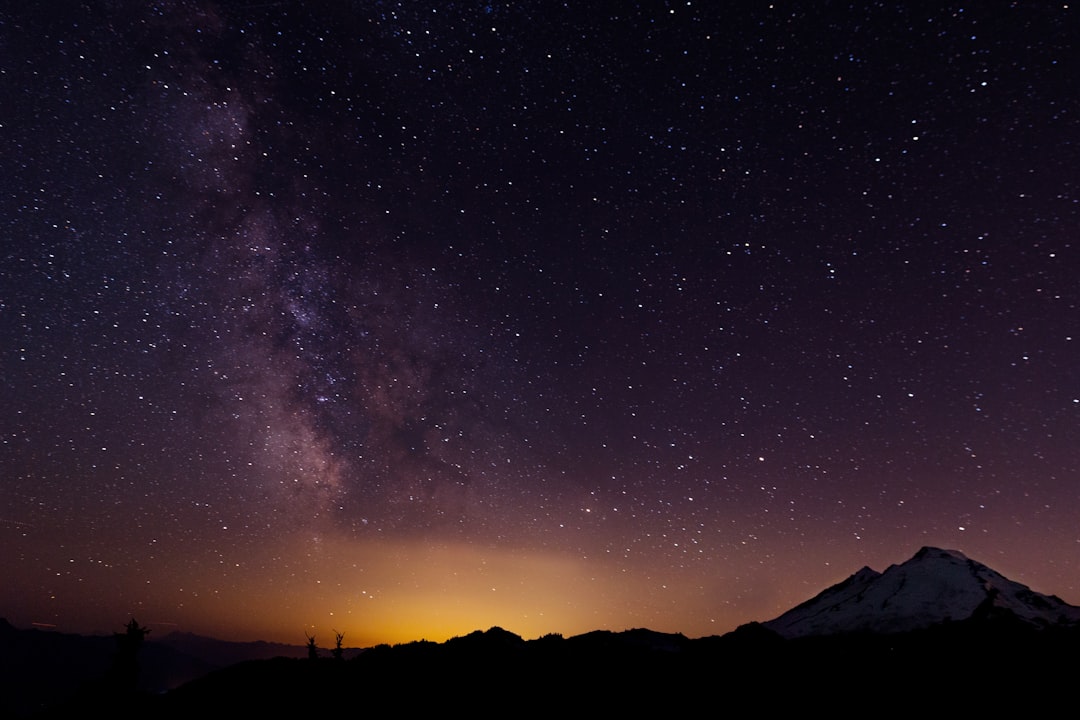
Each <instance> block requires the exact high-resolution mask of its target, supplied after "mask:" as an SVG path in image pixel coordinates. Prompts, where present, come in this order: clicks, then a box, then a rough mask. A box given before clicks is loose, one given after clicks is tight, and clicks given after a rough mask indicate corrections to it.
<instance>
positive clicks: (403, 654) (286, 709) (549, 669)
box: [47, 619, 1080, 718]
mask: <svg viewBox="0 0 1080 720" xmlns="http://www.w3.org/2000/svg"><path fill="white" fill-rule="evenodd" d="M1078 650H1080V635H1078V633H1077V631H1076V629H1075V628H1055V629H1041V630H1040V629H1033V628H1032V627H1030V626H1029V625H1026V624H1023V623H1018V622H1014V621H1009V620H1001V619H993V620H986V621H981V620H980V621H962V622H958V623H950V624H948V625H943V626H938V627H935V628H931V629H927V630H920V631H916V632H910V633H902V634H893V635H869V634H864V635H850V636H834V637H813V638H797V639H784V638H783V637H781V636H780V635H778V634H776V633H774V632H773V631H771V630H768V629H767V628H765V627H764V626H762V625H757V624H752V625H748V626H744V627H742V628H740V629H739V630H736V631H735V632H733V633H729V634H728V635H725V636H723V637H710V638H702V639H698V640H689V639H687V638H685V637H683V636H681V635H664V634H660V633H653V632H650V631H647V630H634V631H627V632H623V633H610V632H596V633H589V634H587V635H582V636H577V637H572V638H565V639H564V638H561V637H558V636H551V637H545V638H540V639H538V640H531V641H525V640H523V639H521V638H520V637H518V636H517V635H514V634H513V633H509V632H507V631H505V630H501V629H499V628H492V629H490V630H488V631H486V632H479V631H478V632H475V633H472V634H470V635H468V636H466V637H463V638H456V639H454V640H450V641H448V642H446V643H441V644H436V643H430V642H415V643H409V644H405V645H396V646H393V647H389V646H379V647H376V648H372V649H370V650H368V651H365V652H364V653H362V654H361V655H359V656H358V657H356V658H354V659H352V660H342V661H334V660H331V659H320V660H316V661H311V660H306V659H296V658H277V659H272V660H257V661H248V662H243V663H239V664H237V665H234V666H231V667H228V668H224V669H222V670H218V671H215V672H212V673H210V674H208V675H206V676H205V677H203V678H200V679H198V680H195V681H192V682H190V683H187V684H185V685H184V686H182V687H180V688H177V689H176V690H173V691H171V692H168V693H165V694H160V695H150V694H130V695H126V696H121V695H111V696H110V695H107V694H97V695H95V694H84V695H81V696H76V697H74V698H73V699H71V700H70V701H69V702H67V703H65V704H64V705H63V706H61V707H58V708H56V709H55V711H54V712H52V713H50V714H49V715H47V717H72V716H75V715H76V714H79V715H83V714H90V715H94V714H98V713H107V714H109V715H111V716H112V717H155V718H190V717H198V716H200V715H206V714H209V715H211V716H213V717H229V716H235V717H241V716H242V717H256V716H259V715H263V714H265V715H267V716H272V717H289V716H294V717H298V716H301V715H319V714H325V713H332V714H339V715H341V716H351V715H362V714H367V713H371V712H376V711H380V712H391V711H392V712H395V713H401V714H405V715H406V716H412V715H416V714H420V713H425V714H426V713H455V714H456V713H458V712H467V713H468V714H469V715H470V716H472V717H476V716H480V717H507V716H520V715H530V716H535V715H539V714H547V713H558V714H559V715H561V716H571V717H574V716H581V715H586V714H588V715H594V714H603V715H610V714H613V713H630V714H633V715H635V716H638V715H641V714H644V713H653V712H656V713H664V714H665V715H671V714H673V713H674V714H683V713H686V714H700V712H702V709H703V708H705V709H709V710H708V712H709V714H716V713H718V712H721V711H734V710H735V709H736V708H753V710H754V712H755V713H759V712H765V713H768V712H770V711H772V712H793V711H798V712H806V711H809V710H825V711H829V712H832V713H834V714H836V715H840V716H855V715H859V716H863V715H865V714H867V713H868V712H876V711H874V710H873V708H877V709H878V710H884V709H888V710H889V713H890V714H895V713H897V712H923V711H925V710H926V709H928V708H933V709H934V710H935V711H938V712H946V711H955V712H963V713H964V714H965V715H970V714H971V713H973V712H983V711H987V712H991V711H992V712H1000V711H1001V710H1002V709H1003V708H1005V707H1016V708H1022V709H1025V710H1027V711H1038V710H1049V709H1051V708H1053V707H1055V706H1056V705H1057V704H1058V703H1060V702H1064V701H1066V700H1069V701H1071V700H1072V699H1073V694H1074V690H1073V684H1074V683H1075V678H1076V677H1078V676H1080V675H1078V672H1080V660H1078V658H1080V653H1078V652H1077V651H1078Z"/></svg>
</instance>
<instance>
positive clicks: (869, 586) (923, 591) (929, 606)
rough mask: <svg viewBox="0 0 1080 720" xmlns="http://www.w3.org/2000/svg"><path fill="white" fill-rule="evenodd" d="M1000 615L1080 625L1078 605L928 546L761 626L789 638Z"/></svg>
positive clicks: (890, 630)
mask: <svg viewBox="0 0 1080 720" xmlns="http://www.w3.org/2000/svg"><path fill="white" fill-rule="evenodd" d="M1001 615H1011V616H1014V617H1016V618H1018V619H1020V620H1021V621H1023V622H1025V623H1027V624H1029V625H1032V626H1035V627H1046V626H1050V625H1057V624H1062V623H1064V624H1073V623H1080V607H1076V606H1073V605H1069V604H1068V603H1065V602H1064V601H1062V600H1061V599H1060V598H1057V597H1054V596H1049V595H1042V594H1040V593H1037V592H1034V591H1032V590H1031V589H1030V588H1028V587H1027V586H1026V585H1022V584H1020V583H1018V582H1014V581H1012V580H1009V579H1008V578H1006V577H1004V576H1003V575H1001V574H1000V573H998V572H996V571H994V570H991V569H990V568H989V567H987V566H985V565H983V564H981V563H978V562H975V561H974V560H971V559H970V558H968V557H967V556H966V555H964V554H963V553H961V552H959V551H957V550H943V549H941V548H936V547H929V546H928V547H923V548H921V549H920V550H919V551H918V552H917V553H915V555H914V556H913V557H912V558H911V559H910V560H908V561H906V562H904V563H901V564H899V565H891V566H889V567H888V568H887V569H886V570H885V572H882V573H878V572H877V571H875V570H872V569H870V568H868V567H864V568H862V569H861V570H859V571H858V572H856V573H855V574H854V575H852V576H851V577H849V578H848V579H846V580H844V581H842V582H840V583H838V584H836V585H833V586H832V587H830V588H826V589H825V590H824V591H822V592H821V593H820V594H818V595H817V596H815V597H813V598H811V599H810V600H807V601H806V602H804V603H801V604H800V605H797V606H796V607H794V608H792V609H791V610H789V611H787V612H786V613H784V614H783V615H781V616H780V617H778V618H776V619H774V620H770V621H768V622H766V623H763V624H764V625H765V626H766V627H767V628H769V629H770V630H773V631H775V632H777V633H779V634H780V635H783V636H785V637H789V638H792V637H803V636H810V635H835V634H843V633H867V632H869V633H879V634H886V633H896V632H906V631H909V630H917V629H923V628H927V627H930V626H933V625H938V624H941V623H944V622H949V621H957V620H970V619H978V618H987V617H995V616H1001Z"/></svg>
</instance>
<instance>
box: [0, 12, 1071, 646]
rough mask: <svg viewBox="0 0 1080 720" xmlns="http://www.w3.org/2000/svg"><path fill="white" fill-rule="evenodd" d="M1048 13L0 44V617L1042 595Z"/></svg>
mask: <svg viewBox="0 0 1080 720" xmlns="http://www.w3.org/2000/svg"><path fill="white" fill-rule="evenodd" d="M1075 14H1076V11H1075V9H1073V8H1070V7H1068V6H1067V5H1063V4H1049V3H1024V4H1006V3H980V4H978V6H974V7H961V6H955V7H948V8H940V9H934V10H916V9H910V8H907V7H904V6H903V4H896V5H885V6H883V7H873V8H866V9H861V8H856V9H849V8H832V7H822V8H813V9H809V8H800V7H796V6H794V5H792V6H788V5H784V4H773V5H762V6H760V7H757V8H755V9H743V10H738V11H733V10H723V9H721V8H720V7H715V8H714V7H713V6H712V5H711V4H708V3H667V4H664V3H638V4H630V3H628V4H626V5H625V7H622V6H620V7H619V8H617V9H614V10H604V9H602V8H598V7H594V6H593V4H585V3H582V4H580V5H578V4H568V5H565V6H564V5H562V4H557V3H546V2H530V3H491V4H486V5H485V4H477V5H467V4H464V5H452V6H449V7H444V6H443V4H441V3H435V4H428V3H401V4H397V3H382V2H373V3H367V2H354V3H341V4H340V5H339V6H338V7H335V8H332V9H331V8H322V7H314V6H309V5H308V4H303V3H290V2H283V3H238V2H219V3H210V2H201V1H200V2H164V3H154V4H150V5H144V4H141V3H124V2H117V3H109V4H107V7H106V8H105V9H101V8H90V7H83V8H65V9H64V10H63V11H55V10H50V9H48V8H46V7H44V6H42V7H35V6H28V7H27V8H24V9H18V10H4V11H3V12H2V13H0V33H2V44H3V47H4V52H3V54H2V58H0V71H2V74H0V88H2V93H3V97H4V98H6V100H5V101H4V102H3V110H2V111H0V134H2V137H3V139H4V147H5V151H4V154H3V160H2V161H0V162H2V168H3V179H2V189H3V192H2V193H0V202H2V209H3V218H4V221H5V223H4V236H3V237H4V242H3V262H2V266H0V283H2V284H0V332H2V337H3V339H4V342H3V344H2V348H0V351H2V359H0V380H2V385H0V387H2V391H3V396H2V402H0V407H2V410H0V430H2V436H0V437H2V440H0V442H2V445H0V463H2V465H0V467H2V470H3V477H2V485H0V559H2V563H3V567H4V568H5V575H6V576H7V577H8V578H9V579H8V581H7V582H5V583H4V589H3V591H2V592H0V615H6V616H7V617H8V619H10V620H12V621H13V622H16V623H17V624H24V625H26V624H29V623H31V622H40V623H48V624H52V625H56V626H57V627H59V628H61V629H69V630H80V631H93V630H100V631H112V630H114V629H117V628H119V627H120V626H121V625H122V624H123V623H124V622H126V619H127V618H128V617H129V616H131V615H135V616H137V617H138V619H139V620H140V621H142V622H144V623H147V624H151V626H155V627H156V626H160V628H161V629H162V631H167V629H168V628H172V627H178V628H181V629H188V630H192V631H197V632H206V633H214V634H218V635H224V636H229V637H236V638H247V639H252V638H256V637H261V638H266V639H282V640H287V641H292V642H297V641H298V636H299V641H302V640H303V637H302V636H301V635H300V633H301V631H304V632H307V631H321V632H322V633H323V634H328V633H329V629H330V628H335V629H338V630H340V629H342V628H346V629H347V630H346V632H348V633H349V636H350V638H351V639H352V640H353V641H354V642H356V643H361V642H379V641H387V640H390V641H400V640H409V639H415V638H419V637H427V638H429V639H441V638H445V637H449V636H451V635H454V634H464V633H467V632H469V631H471V630H474V629H477V628H484V627H489V626H491V625H495V624H498V625H502V626H503V627H506V628H507V629H510V630H512V631H515V632H518V633H521V634H523V635H526V636H537V635H540V634H542V633H545V632H563V633H574V632H583V631H587V630H592V629H597V628H611V629H623V628H626V627H634V626H648V627H652V628H654V629H657V630H665V631H672V632H684V633H686V634H688V635H690V636H700V635H705V634H712V633H721V632H725V631H727V630H730V629H732V628H734V627H735V626H736V625H737V624H739V623H742V622H747V621H750V620H765V619H768V618H770V617H774V616H776V615H778V614H779V613H780V612H782V611H783V610H786V609H787V608H788V607H790V606H791V605H793V604H794V603H796V602H799V601H801V600H803V599H805V598H807V597H809V596H810V595H812V594H814V593H815V592H817V591H818V590H820V589H821V588H823V587H825V586H826V585H828V584H829V583H831V582H835V581H837V580H839V579H842V578H843V577H845V576H846V575H848V574H850V573H851V572H854V571H855V570H857V569H858V568H859V567H860V566H862V565H871V566H873V567H876V568H878V569H882V568H884V567H885V566H886V565H888V564H889V563H891V562H898V561H901V560H903V559H905V558H906V557H909V556H910V555H911V553H912V552H913V551H914V550H915V549H917V548H918V547H919V546H922V545H938V546H944V547H955V548H957V549H959V550H961V551H963V552H965V553H966V554H967V555H969V556H972V557H977V558H979V559H980V560H982V561H985V562H987V563H989V564H991V565H993V566H994V567H996V568H998V569H999V570H1001V571H1002V572H1004V573H1005V574H1007V575H1009V576H1010V577H1013V578H1015V579H1017V580H1020V581H1022V582H1026V583H1028V584H1030V585H1031V586H1032V587H1033V588H1034V589H1036V590H1040V591H1043V592H1048V593H1049V592H1053V593H1057V594H1059V595H1061V596H1062V597H1063V598H1065V599H1066V600H1069V601H1071V602H1074V603H1080V534H1078V530H1077V528H1078V527H1080V523H1078V520H1080V417H1078V416H1080V363H1078V362H1077V340H1076V337H1077V333H1080V309H1078V305H1077V300H1078V284H1077V281H1076V278H1077V277H1078V275H1080V257H1078V255H1077V249H1076V242H1075V235H1076V232H1077V229H1078V227H1080V223H1078V220H1080V195H1078V192H1080V191H1078V187H1077V180H1076V171H1075V168H1076V167H1077V164H1078V162H1080V152H1078V147H1077V143H1078V142H1080V120H1078V117H1077V111H1076V98H1077V97H1080V87H1078V81H1077V79H1076V78H1078V77H1080V72H1078V71H1080V68H1077V66H1076V64H1077V63H1076V55H1075V52H1074V50H1073V47H1072V46H1073V44H1074V43H1073V37H1072V35H1074V33H1073V31H1072V28H1074V27H1076V18H1075Z"/></svg>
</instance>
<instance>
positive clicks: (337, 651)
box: [330, 630, 345, 660]
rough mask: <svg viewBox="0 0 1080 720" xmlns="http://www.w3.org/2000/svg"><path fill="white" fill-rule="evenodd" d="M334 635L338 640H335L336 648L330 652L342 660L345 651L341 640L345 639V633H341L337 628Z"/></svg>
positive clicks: (335, 657) (336, 658)
mask: <svg viewBox="0 0 1080 720" xmlns="http://www.w3.org/2000/svg"><path fill="white" fill-rule="evenodd" d="M334 635H335V637H336V640H335V641H334V649H333V650H331V651H330V653H331V654H332V655H333V656H334V659H335V660H342V659H344V657H345V654H344V653H345V651H344V650H343V649H342V647H341V641H342V640H344V639H345V633H339V632H338V631H337V630H335V631H334Z"/></svg>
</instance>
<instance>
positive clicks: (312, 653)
mask: <svg viewBox="0 0 1080 720" xmlns="http://www.w3.org/2000/svg"><path fill="white" fill-rule="evenodd" d="M304 637H306V638H307V656H308V660H318V659H319V646H318V645H316V644H315V636H314V635H308V634H307V631H306V630H305V631H304Z"/></svg>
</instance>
